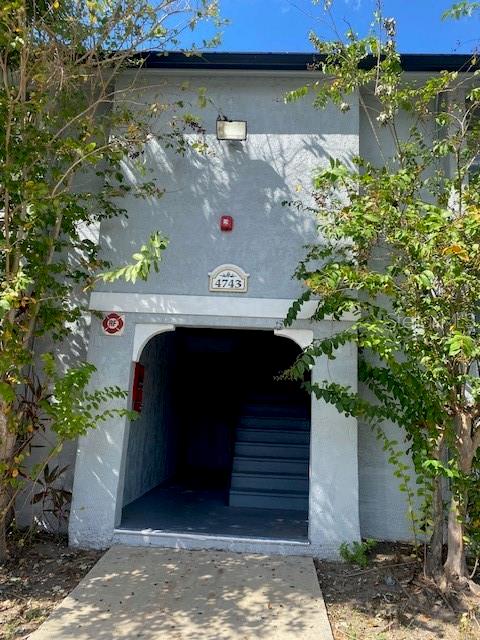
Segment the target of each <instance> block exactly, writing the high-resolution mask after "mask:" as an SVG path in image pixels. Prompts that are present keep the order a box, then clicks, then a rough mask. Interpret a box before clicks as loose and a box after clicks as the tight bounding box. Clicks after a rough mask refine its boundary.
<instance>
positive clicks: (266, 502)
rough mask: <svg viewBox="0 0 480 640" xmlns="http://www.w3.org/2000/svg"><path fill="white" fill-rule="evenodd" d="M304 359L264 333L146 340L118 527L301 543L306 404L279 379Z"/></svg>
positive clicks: (190, 331) (181, 332) (176, 334)
mask: <svg viewBox="0 0 480 640" xmlns="http://www.w3.org/2000/svg"><path fill="white" fill-rule="evenodd" d="M299 351H300V347H299V346H298V345H297V344H295V343H294V342H293V341H292V340H289V339H286V338H285V337H278V336H276V335H275V334H274V332H273V331H263V330H262V331H260V330H257V331H255V330H231V329H197V328H177V329H176V330H174V331H168V332H164V333H161V334H159V335H155V336H153V337H152V338H150V340H148V342H147V343H146V345H145V346H144V348H143V350H142V353H141V355H140V358H139V362H140V363H141V364H142V365H143V366H144V368H145V378H144V389H143V392H144V397H143V406H142V411H141V413H140V416H139V418H138V420H136V421H134V422H133V423H132V424H131V425H130V432H129V438H128V445H127V452H126V462H125V466H124V469H125V478H124V493H123V510H122V520H121V524H120V529H122V528H124V529H129V530H145V529H150V530H161V531H172V532H182V533H185V532H191V533H203V534H208V535H234V536H236V537H254V538H257V537H260V538H272V539H273V538H275V539H295V540H304V539H306V538H307V536H308V522H307V519H308V498H309V496H308V490H309V448H310V397H309V396H308V395H307V394H306V392H305V391H303V390H302V389H301V388H300V387H299V386H298V385H297V384H296V383H292V382H288V381H281V380H278V378H277V376H278V374H279V373H281V372H282V371H283V370H284V369H285V368H287V367H288V366H290V365H291V364H292V363H293V362H294V360H295V358H296V356H297V355H298V353H299Z"/></svg>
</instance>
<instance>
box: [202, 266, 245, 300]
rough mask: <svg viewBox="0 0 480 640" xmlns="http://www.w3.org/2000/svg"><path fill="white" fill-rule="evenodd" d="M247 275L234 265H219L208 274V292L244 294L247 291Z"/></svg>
mask: <svg viewBox="0 0 480 640" xmlns="http://www.w3.org/2000/svg"><path fill="white" fill-rule="evenodd" d="M248 276H249V274H248V273H245V271H244V270H243V269H241V268H240V267H237V266H236V265H234V264H221V265H220V266H219V267H217V268H216V269H214V270H213V271H211V272H210V273H209V274H208V277H209V280H208V288H209V290H210V291H223V292H231V293H245V292H246V291H248Z"/></svg>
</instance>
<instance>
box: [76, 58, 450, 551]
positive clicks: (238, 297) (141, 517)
mask: <svg viewBox="0 0 480 640" xmlns="http://www.w3.org/2000/svg"><path fill="white" fill-rule="evenodd" d="M458 58H459V57H455V56H453V57H448V56H447V57H445V56H439V57H436V56H433V57H432V56H406V57H405V58H404V64H405V68H406V69H407V71H411V73H412V74H417V73H418V74H422V73H427V72H428V73H431V72H435V71H438V70H440V69H443V68H448V65H450V66H451V67H452V68H453V67H455V68H458V67H460V66H461V64H460V61H459V60H458ZM309 62H311V56H307V55H297V54H282V55H274V54H206V55H205V56H202V57H199V58H187V57H184V56H182V55H180V54H172V55H170V56H167V57H160V58H157V57H155V56H154V55H152V56H151V57H150V58H149V61H148V64H147V68H145V69H144V70H143V71H142V72H141V76H140V83H141V84H142V87H143V91H142V92H141V93H140V94H139V96H138V97H137V99H138V100H140V101H142V102H144V103H147V104H148V103H149V102H152V103H153V102H155V100H156V95H157V94H158V93H160V94H161V96H162V101H164V102H165V101H166V102H172V103H174V102H176V101H178V99H179V96H184V97H185V96H187V95H189V96H190V97H192V99H193V96H195V95H196V92H197V91H198V90H199V89H200V88H204V89H205V93H206V96H207V97H208V101H207V106H206V107H205V108H204V109H203V110H202V111H201V117H202V125H203V126H204V128H205V133H198V132H192V133H189V134H187V136H188V138H189V139H190V141H192V140H195V139H196V138H197V137H201V139H202V141H205V142H206V144H207V147H208V150H207V152H206V153H204V154H199V153H196V152H195V151H194V150H191V149H187V151H186V152H185V154H184V155H179V154H178V153H176V152H175V151H174V150H173V149H168V148H166V147H165V145H164V144H162V143H161V141H160V142H159V139H157V138H156V137H155V136H152V139H151V143H150V144H149V145H148V148H147V149H146V150H145V157H144V162H145V164H146V165H147V167H148V169H151V170H153V172H154V174H155V176H156V177H157V178H158V179H159V183H160V184H161V185H162V186H163V187H164V188H165V194H164V195H163V197H161V198H159V199H155V198H150V199H146V200H139V199H136V198H133V197H132V198H131V199H129V198H127V200H126V202H125V206H126V208H127V210H128V214H129V215H128V218H126V219H125V220H122V221H121V222H119V221H118V220H112V221H111V222H105V223H103V224H102V227H101V229H100V230H99V233H100V235H99V241H100V243H101V245H102V248H103V251H104V255H105V257H106V258H107V259H109V260H111V261H112V262H113V263H115V264H118V263H121V262H122V261H123V260H125V259H128V258H129V256H130V255H131V254H132V253H133V252H134V251H135V250H136V249H137V248H138V246H140V245H141V244H142V243H143V242H144V241H145V239H146V238H147V237H148V236H149V235H150V233H151V232H153V231H156V230H161V231H162V233H164V234H165V235H166V236H167V237H168V238H169V239H170V244H169V247H168V249H167V250H166V252H165V256H164V260H163V262H162V265H161V269H160V272H159V273H158V274H153V275H152V276H151V277H150V278H149V280H148V282H137V283H136V284H135V285H132V284H128V283H125V282H117V283H115V284H114V285H107V284H103V285H101V286H99V287H98V288H97V289H96V290H95V291H94V292H93V293H92V294H91V297H90V308H91V309H92V310H94V311H96V312H99V313H98V314H95V315H92V318H91V325H90V327H89V331H88V332H87V334H88V335H87V342H88V354H87V358H88V360H89V361H91V362H92V363H94V364H95V366H96V368H97V373H96V375H95V380H94V384H97V385H104V384H106V383H107V382H108V384H117V385H119V386H120V387H122V388H125V389H129V392H130V396H129V399H128V401H127V403H126V404H127V405H128V406H131V405H132V402H133V401H135V400H137V401H138V398H137V397H133V396H135V393H136V392H135V391H134V389H137V391H138V388H139V387H140V386H141V382H142V381H141V380H139V376H141V377H142V376H143V399H142V408H141V413H140V416H139V419H138V420H137V421H135V422H133V423H130V422H129V421H128V420H127V419H119V418H118V419H115V420H111V421H110V422H108V423H106V424H103V425H102V426H101V427H99V428H98V429H96V430H94V431H91V432H89V433H88V434H87V435H86V436H85V437H83V438H81V440H80V441H79V443H78V448H77V451H76V454H75V452H73V451H72V452H70V454H69V455H70V456H71V458H72V459H71V462H72V463H73V462H74V465H73V464H72V469H73V466H74V481H73V504H72V510H71V517H70V524H69V535H70V541H71V543H72V544H73V545H79V546H87V547H88V546H91V547H103V546H107V545H109V544H111V543H112V542H113V541H116V542H124V543H131V544H153V545H163V546H177V547H188V548H217V549H218V548H221V549H233V550H249V551H265V552H279V553H295V554H316V555H320V556H324V557H326V556H334V555H336V553H337V551H338V547H339V544H340V543H341V542H344V541H347V542H350V541H353V540H358V539H359V538H360V537H366V536H369V537H375V538H379V539H390V540H392V539H400V540H406V539H409V538H410V530H409V523H408V519H407V516H406V505H405V503H404V498H403V495H402V494H401V492H400V491H399V490H398V482H397V480H396V479H395V478H394V477H393V475H392V470H391V468H390V467H389V464H388V462H387V459H386V454H385V453H384V452H383V451H382V448H381V446H380V445H379V444H378V443H377V441H376V439H375V436H374V435H373V434H372V433H371V432H370V430H369V429H368V428H367V427H364V426H363V425H358V424H357V422H356V421H355V420H354V419H352V418H346V417H345V416H343V415H340V414H339V413H338V412H337V411H336V410H335V408H334V407H332V406H330V405H327V404H325V403H324V402H321V401H317V400H316V399H314V398H306V397H305V395H302V393H301V392H300V391H299V390H297V389H292V388H289V387H288V385H287V386H286V385H285V384H284V383H283V386H282V383H275V382H274V376H275V374H276V373H278V372H279V370H280V369H281V368H282V367H284V366H287V365H288V364H289V363H291V362H292V360H293V358H294V357H295V353H296V352H298V349H300V348H301V347H304V346H306V345H308V344H309V343H310V342H311V341H312V339H313V338H314V337H315V336H328V335H330V334H332V333H336V332H337V331H338V330H339V328H340V325H345V324H347V323H349V322H351V321H352V318H349V317H345V318H343V320H342V322H341V323H339V322H334V321H333V320H332V321H328V320H325V321H323V322H317V323H312V322H311V321H310V320H309V307H308V305H307V306H305V307H304V309H303V311H302V313H301V317H300V318H299V319H298V320H297V321H296V323H295V324H294V326H293V327H291V328H289V329H288V330H287V329H285V328H284V327H283V319H284V318H285V315H286V312H287V310H288V308H289V306H290V304H291V302H292V301H293V300H294V299H295V298H296V297H297V296H298V295H299V294H300V293H301V291H302V289H301V285H300V283H298V281H296V280H294V279H292V274H293V272H294V270H295V267H296V265H297V263H298V261H299V259H300V258H301V257H302V256H303V254H304V245H305V244H307V243H308V242H311V241H312V240H315V239H316V229H315V220H314V219H313V218H312V217H311V215H310V214H309V213H308V212H306V211H301V210H298V209H296V208H294V207H288V206H284V202H285V201H289V200H295V199H299V198H300V199H302V200H303V201H304V202H305V203H306V204H309V199H310V198H311V196H310V191H311V177H312V173H313V172H314V170H315V169H316V168H317V167H319V166H323V165H325V164H326V163H327V162H328V161H329V158H330V157H334V158H340V159H342V160H344V161H346V162H349V161H350V160H351V159H352V157H353V156H355V155H357V154H359V153H361V154H362V155H363V156H365V157H367V158H368V159H370V160H372V161H373V162H380V161H381V157H380V155H379V152H378V148H377V146H376V144H375V141H374V136H373V134H372V131H371V129H370V126H371V125H370V123H369V122H367V119H366V118H365V115H364V112H363V111H362V109H361V108H360V102H359V99H358V96H357V97H355V98H354V99H352V101H351V105H350V107H351V108H350V110H349V112H348V113H347V114H342V113H340V112H339V111H338V110H336V109H335V108H333V107H329V108H326V109H324V110H316V109H314V108H313V106H312V104H311V100H309V99H305V100H302V101H299V102H296V103H293V104H285V103H284V100H283V96H284V95H285V93H286V92H287V91H289V90H291V89H295V88H297V87H298V86H299V85H301V84H304V83H305V82H308V81H309V80H311V78H312V72H311V71H308V70H307V65H308V64H309ZM132 73H134V72H133V71H132ZM129 81H130V79H129V77H128V73H126V74H125V75H124V76H123V77H122V78H121V80H120V82H123V83H124V86H125V87H126V86H128V83H129ZM186 83H188V84H186ZM187 86H188V89H185V87H187ZM184 99H185V98H184ZM363 100H364V101H368V100H369V96H368V95H365V96H363ZM219 116H221V117H226V118H228V119H230V120H234V121H246V122H247V135H246V139H245V140H237V141H226V140H218V139H217V135H216V123H217V119H218V117H219ZM163 127H164V122H163V120H162V118H161V117H159V121H158V133H159V136H161V134H162V131H163ZM407 128H408V120H407V117H405V131H406V130H407ZM426 135H428V132H427V133H426ZM376 136H378V138H379V139H380V140H381V141H382V143H383V144H384V145H385V146H386V148H387V151H388V144H389V142H388V139H387V138H386V137H385V134H384V132H383V131H382V130H381V129H379V130H377V131H376ZM125 175H126V176H127V178H128V180H131V181H132V182H134V181H135V180H136V175H135V170H134V169H133V168H132V167H131V166H130V165H129V163H128V161H126V162H125ZM222 216H230V217H231V219H232V220H227V221H226V222H225V221H224V223H225V224H227V226H228V224H231V222H232V221H233V229H231V230H229V231H225V230H222V228H221V217H222ZM217 267H223V269H221V270H220V271H221V272H222V273H221V274H220V279H219V281H218V283H217V285H218V286H217V285H216V284H215V270H216V269H217ZM212 273H213V274H214V276H213V277H212ZM222 278H223V280H222ZM236 280H238V282H240V283H241V284H235V281H236ZM223 282H225V286H223V284H222V283H223ZM235 287H238V289H241V291H240V292H237V291H236V290H235ZM243 289H246V290H243ZM112 313H113V314H116V315H113V316H112V315H111V314H112ZM109 315H110V326H108V325H107V323H106V322H103V321H104V320H105V319H106V317H107V316H109ZM136 363H137V364H136ZM138 365H140V366H138ZM311 377H312V380H332V381H334V380H337V381H339V382H342V383H343V384H348V385H350V387H352V389H356V388H357V354H356V351H355V347H354V346H353V345H350V346H346V347H342V348H341V349H340V351H339V353H338V355H337V358H336V359H335V360H333V361H332V360H328V361H327V360H323V359H319V360H318V361H317V363H316V364H315V366H314V367H313V368H312V371H311ZM388 428H389V429H390V430H391V431H392V432H393V431H394V430H395V426H394V425H391V426H390V427H388ZM73 458H74V460H73Z"/></svg>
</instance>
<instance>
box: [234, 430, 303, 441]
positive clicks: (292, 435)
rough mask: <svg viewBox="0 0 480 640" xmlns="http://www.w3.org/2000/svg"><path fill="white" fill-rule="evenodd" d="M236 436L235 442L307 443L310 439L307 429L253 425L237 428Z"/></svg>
mask: <svg viewBox="0 0 480 640" xmlns="http://www.w3.org/2000/svg"><path fill="white" fill-rule="evenodd" d="M236 438H237V442H272V443H278V444H287V443H296V444H308V443H309V441H310V434H309V433H308V431H300V430H298V429H296V430H291V429H256V428H254V427H246V428H240V429H237V433H236Z"/></svg>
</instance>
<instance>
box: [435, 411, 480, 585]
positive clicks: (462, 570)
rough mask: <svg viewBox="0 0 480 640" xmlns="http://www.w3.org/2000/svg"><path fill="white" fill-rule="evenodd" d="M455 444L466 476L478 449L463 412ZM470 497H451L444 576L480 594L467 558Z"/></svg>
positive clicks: (457, 425)
mask: <svg viewBox="0 0 480 640" xmlns="http://www.w3.org/2000/svg"><path fill="white" fill-rule="evenodd" d="M455 427H456V429H455V430H456V434H455V435H456V443H457V450H458V466H459V469H460V471H461V472H462V474H463V475H464V476H469V475H471V473H472V464H473V458H474V456H475V446H474V442H473V439H472V420H471V418H470V417H469V416H467V415H465V414H464V413H460V414H459V415H457V416H456V417H455ZM467 502H468V495H464V496H461V497H459V496H458V495H457V496H455V495H454V494H452V497H451V500H450V510H449V513H448V554H447V560H446V562H445V564H444V567H443V568H444V574H445V578H446V580H447V582H448V583H450V584H459V585H468V586H469V587H470V589H471V590H472V591H474V592H475V593H477V591H478V585H474V584H473V582H472V581H471V580H470V576H469V574H468V567H467V561H466V557H465V524H464V523H465V516H466V513H465V510H466V505H467Z"/></svg>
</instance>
